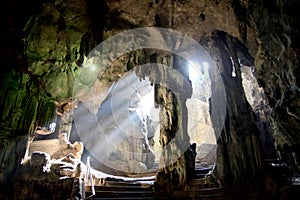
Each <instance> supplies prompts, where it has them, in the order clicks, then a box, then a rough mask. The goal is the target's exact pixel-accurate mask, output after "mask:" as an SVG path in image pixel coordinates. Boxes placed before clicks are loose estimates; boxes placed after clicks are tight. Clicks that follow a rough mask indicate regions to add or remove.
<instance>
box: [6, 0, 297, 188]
mask: <svg viewBox="0 0 300 200" xmlns="http://www.w3.org/2000/svg"><path fill="white" fill-rule="evenodd" d="M99 2H100V1H93V0H90V1H83V0H82V1H72V0H68V1H63V2H62V1H53V2H46V1H45V2H39V3H36V2H33V1H22V2H17V1H10V2H9V4H10V6H11V8H10V7H6V6H3V7H1V9H3V12H2V13H4V14H3V15H5V16H4V18H5V20H3V21H1V25H2V24H3V27H6V28H7V29H6V30H5V31H4V32H1V34H3V35H1V36H3V38H4V39H5V43H4V45H3V47H1V48H4V49H1V56H2V57H1V58H2V60H3V62H2V64H1V65H3V67H2V68H3V69H4V73H1V80H4V81H3V84H1V95H0V99H1V104H0V106H1V113H2V118H1V135H3V137H1V139H2V138H3V140H4V141H3V142H2V143H1V155H3V156H2V157H3V158H4V159H3V160H1V168H3V169H6V170H5V171H4V172H1V173H4V175H3V176H1V177H4V178H3V181H5V180H4V179H5V177H8V174H11V173H14V171H15V169H16V168H17V167H18V166H19V163H20V161H21V158H22V155H23V154H24V152H23V150H22V149H19V147H18V146H19V144H20V142H18V141H15V140H16V139H15V138H17V137H19V136H20V135H24V134H27V133H28V132H30V133H31V132H32V131H33V130H34V127H35V125H36V122H38V124H39V125H40V124H46V123H47V122H48V121H50V120H51V119H52V118H53V111H54V109H55V108H54V106H53V103H52V102H53V101H54V100H55V101H60V102H63V101H65V100H66V99H68V98H70V97H71V96H72V87H73V84H74V79H75V77H76V74H77V71H78V68H80V66H81V63H82V62H83V61H84V58H85V56H86V55H87V54H88V53H89V51H90V50H91V49H92V48H94V47H95V46H96V45H98V44H99V43H100V42H101V41H102V40H104V39H107V38H108V37H110V36H112V35H114V34H115V33H117V32H120V31H122V30H126V29H131V28H135V27H141V26H161V27H165V28H172V29H175V30H178V31H180V32H182V33H185V34H187V35H189V36H191V37H192V38H194V39H195V40H196V41H198V42H200V43H201V44H202V45H203V46H205V47H207V51H208V52H212V56H213V57H214V59H215V60H216V62H217V63H221V64H220V70H224V71H221V73H222V74H223V75H224V82H225V83H226V84H229V85H228V87H227V88H226V89H227V91H228V98H230V99H228V101H229V100H230V101H229V105H228V107H227V109H228V116H227V118H226V119H227V121H226V122H227V123H228V124H227V126H225V128H224V130H223V132H222V135H221V136H220V138H219V142H218V143H219V148H218V152H219V153H218V157H217V166H218V168H217V170H218V175H217V176H218V178H220V179H221V180H224V181H225V182H226V180H229V182H232V183H236V184H238V183H239V182H240V181H241V182H243V181H245V180H246V179H247V177H245V176H246V174H245V173H244V171H243V170H246V169H249V170H250V174H251V173H252V172H256V168H260V167H259V165H260V164H259V162H261V160H260V158H259V156H258V155H259V152H260V151H261V149H260V147H259V144H258V143H259V140H258V136H256V135H255V133H256V132H257V130H255V131H253V126H252V125H249V126H248V125H247V124H248V123H246V122H248V121H249V118H248V117H250V118H252V114H245V113H246V112H251V109H249V108H248V107H246V108H242V109H239V108H240V106H242V107H243V106H245V105H247V103H246V101H245V98H244V95H243V94H242V93H243V92H242V91H241V90H242V88H241V87H240V85H238V86H237V85H234V84H236V83H235V82H234V80H236V79H234V80H231V79H232V76H231V72H232V69H230V70H228V65H231V61H230V60H228V56H226V55H225V56H224V54H221V53H215V51H214V49H219V45H218V44H214V45H213V46H210V45H209V44H210V43H211V41H214V42H216V41H221V42H224V40H222V39H220V38H217V39H212V33H213V32H214V31H215V30H219V31H222V32H224V33H226V35H229V36H230V37H233V38H235V40H237V41H240V42H241V43H243V44H244V45H245V46H246V48H247V49H248V51H249V54H250V55H251V57H252V58H254V69H255V74H256V77H257V80H258V83H259V85H260V86H261V87H262V88H263V89H264V90H265V95H266V97H267V102H268V103H269V105H270V108H271V113H270V115H269V116H268V118H269V119H268V120H270V124H271V129H272V132H274V138H275V142H276V150H277V152H278V153H279V154H280V156H281V158H282V159H283V160H284V161H285V162H286V163H288V164H289V165H291V166H292V167H293V169H294V170H295V171H299V169H298V168H299V166H298V165H297V162H296V161H297V160H299V149H298V147H299V144H300V137H299V134H298V133H299V130H300V125H299V124H300V123H299V118H300V114H299V109H298V108H299V104H300V103H299V99H300V98H299V95H300V94H299V80H300V77H299V74H300V73H299V72H300V70H299V37H298V34H299V20H297V18H295V16H296V14H297V12H298V10H297V8H298V7H299V3H297V2H296V1H287V2H286V3H285V1H275V2H269V1H266V0H259V1H239V0H229V1H211V0H206V1H196V0H195V1H193V0H191V1H168V0H157V1H152V0H149V1H147V0H145V1H142V2H139V3H137V2H136V1H133V0H132V1H131V0H127V1H125V0H124V1H123V0H121V1H109V3H107V4H105V3H99ZM101 2H104V1H101ZM15 8H20V10H19V11H18V12H19V13H18V15H16V16H13V13H15V10H14V9H15ZM26 8H27V9H26ZM27 11H28V13H27ZM228 45H229V44H228V43H227V45H225V47H222V48H223V49H224V48H225V49H229V50H230V47H229V46H230V45H229V46H228ZM2 50H3V51H2ZM220 51H223V50H220ZM226 51H227V50H226ZM231 54H232V52H231ZM232 55H235V53H233V54H232ZM125 57H126V56H125ZM137 58H139V57H135V56H132V57H130V56H128V57H127V59H124V60H123V62H122V64H124V65H120V67H116V68H110V69H111V71H109V72H108V75H107V76H106V77H107V80H106V81H107V82H108V83H111V82H113V81H114V80H116V79H118V76H116V74H117V75H120V74H121V75H122V74H124V72H126V71H128V70H129V69H131V68H132V66H133V65H134V64H136V59H137ZM128 60H129V61H128ZM234 62H235V63H237V62H238V61H237V60H234ZM2 68H1V69H2ZM226 73H230V74H226ZM237 75H239V74H238V73H237ZM237 78H239V77H237ZM227 79H228V80H229V81H226V80H227ZM240 83H241V82H238V84H240ZM107 85H109V84H107ZM107 85H105V86H107ZM235 86H237V87H235ZM103 88H106V87H103ZM232 89H234V90H232ZM233 91H235V92H233ZM157 92H158V91H157ZM158 94H159V96H165V97H166V98H165V100H166V101H165V102H171V100H170V99H169V100H168V98H167V94H169V93H168V92H167V91H161V92H160V93H157V95H158ZM213 98H214V96H213ZM212 100H213V99H212ZM232 100H236V101H235V102H233V101H232ZM172 102H173V100H172ZM175 102H176V101H174V102H173V103H174V104H176V103H175ZM173 103H172V104H173ZM177 103H178V102H177ZM238 103H241V104H240V105H237V104H238ZM237 109H238V110H237ZM179 110H181V109H177V108H176V109H173V111H172V112H173V114H172V115H174V114H175V115H178V119H179V121H182V120H184V119H180V117H181V118H182V117H183V116H184V114H183V113H181V114H178V113H177V111H179ZM175 111H176V112H175ZM240 112H242V113H240ZM213 117H215V116H213ZM167 119H169V118H167ZM251 121H252V120H251ZM250 124H252V123H250ZM245 126H246V127H245ZM174 127H177V128H178V127H181V125H180V124H179V125H178V124H176V125H174ZM241 127H242V130H241V132H243V133H244V132H245V133H246V132H249V134H248V133H247V134H246V135H244V134H243V133H242V134H237V133H238V131H237V129H239V128H241ZM253 132H255V133H253ZM1 141H2V140H1ZM7 143H8V144H7ZM6 144H7V145H6ZM235 144H238V145H237V147H238V148H235V147H236V146H235ZM241 144H244V147H242V146H241ZM251 145H252V146H251ZM23 146H24V145H23ZM25 146H26V145H25ZM250 146H251V148H250ZM15 151H16V153H13V152H15ZM253 152H256V153H257V154H256V155H252V153H253ZM244 155H250V156H249V158H247V159H246V163H248V164H250V165H251V167H250V168H244V167H243V166H241V165H239V164H238V163H239V162H240V160H238V159H237V157H243V156H244ZM8 158H10V159H8ZM254 159H258V160H257V161H254ZM252 164H254V165H252ZM179 168H180V167H179ZM183 168H184V167H183ZM230 169H234V172H232V171H231V170H230ZM246 171H247V170H246ZM1 175H2V174H1ZM232 177H233V178H232ZM231 179H233V180H231ZM1 180H2V179H1ZM175 185H176V184H175Z"/></svg>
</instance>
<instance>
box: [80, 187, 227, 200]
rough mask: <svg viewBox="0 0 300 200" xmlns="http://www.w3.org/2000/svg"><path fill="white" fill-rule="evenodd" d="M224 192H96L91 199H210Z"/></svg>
mask: <svg viewBox="0 0 300 200" xmlns="http://www.w3.org/2000/svg"><path fill="white" fill-rule="evenodd" d="M89 195H91V192H86V196H89ZM222 196H224V191H223V189H222V188H210V189H201V190H194V191H172V192H155V191H96V194H95V196H93V199H102V198H115V199H119V198H131V199H136V198H164V197H165V198H170V199H176V198H197V199H198V198H212V197H222Z"/></svg>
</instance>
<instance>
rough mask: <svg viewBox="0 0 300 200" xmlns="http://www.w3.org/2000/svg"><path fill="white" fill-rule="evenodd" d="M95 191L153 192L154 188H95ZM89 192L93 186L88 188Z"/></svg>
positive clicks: (86, 188)
mask: <svg viewBox="0 0 300 200" xmlns="http://www.w3.org/2000/svg"><path fill="white" fill-rule="evenodd" d="M94 188H95V191H152V187H150V186H148V187H142V186H116V185H115V186H94ZM85 190H86V191H87V192H90V191H92V189H91V186H86V187H85Z"/></svg>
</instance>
